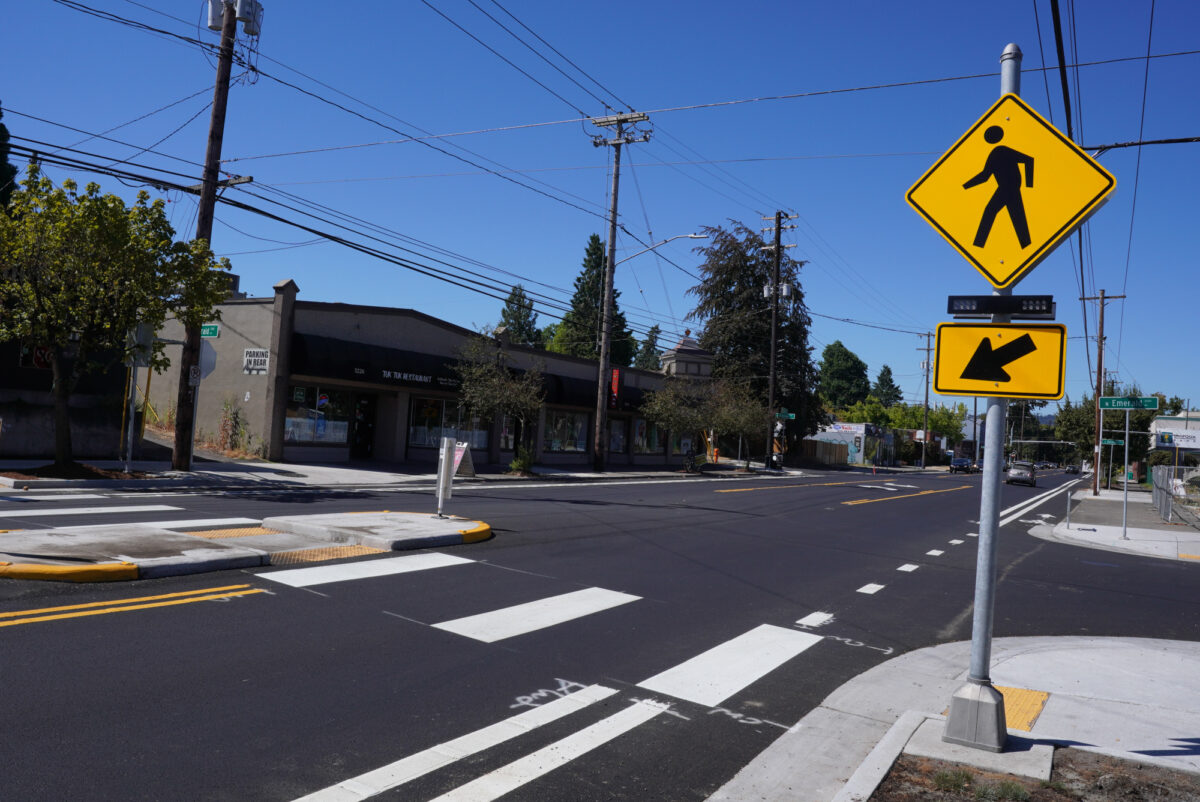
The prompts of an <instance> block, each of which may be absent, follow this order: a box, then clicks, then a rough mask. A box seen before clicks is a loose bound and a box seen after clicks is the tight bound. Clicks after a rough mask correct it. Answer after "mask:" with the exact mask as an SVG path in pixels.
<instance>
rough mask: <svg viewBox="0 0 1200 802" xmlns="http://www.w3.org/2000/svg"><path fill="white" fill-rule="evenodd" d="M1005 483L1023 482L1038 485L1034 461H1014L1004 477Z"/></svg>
mask: <svg viewBox="0 0 1200 802" xmlns="http://www.w3.org/2000/svg"><path fill="white" fill-rule="evenodd" d="M1004 484H1006V485H1013V484H1022V485H1029V486H1030V487H1037V468H1035V467H1034V465H1033V463H1032V462H1014V463H1013V464H1012V467H1011V468H1009V469H1008V476H1006V477H1004Z"/></svg>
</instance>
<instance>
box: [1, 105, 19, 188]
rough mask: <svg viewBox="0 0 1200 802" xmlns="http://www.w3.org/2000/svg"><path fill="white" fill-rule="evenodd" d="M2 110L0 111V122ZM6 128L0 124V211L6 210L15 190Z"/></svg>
mask: <svg viewBox="0 0 1200 802" xmlns="http://www.w3.org/2000/svg"><path fill="white" fill-rule="evenodd" d="M2 119H4V110H3V109H0V120H2ZM8 151H9V148H8V128H7V127H6V126H5V125H4V123H2V122H0V209H7V208H8V201H9V198H11V197H12V194H13V192H14V191H16V188H17V166H16V165H15V164H9V162H8Z"/></svg>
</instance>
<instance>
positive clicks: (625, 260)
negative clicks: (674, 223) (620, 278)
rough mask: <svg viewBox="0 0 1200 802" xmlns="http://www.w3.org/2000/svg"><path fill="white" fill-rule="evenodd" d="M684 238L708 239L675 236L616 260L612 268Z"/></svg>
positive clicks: (683, 235) (700, 236)
mask: <svg viewBox="0 0 1200 802" xmlns="http://www.w3.org/2000/svg"><path fill="white" fill-rule="evenodd" d="M684 237H687V238H688V239H708V235H707V234H676V235H675V236H673V237H667V238H666V239H665V240H663V241H662V242H656V243H654V244H653V245H651V246H650V247H648V248H642V249H641V250H640V251H638V252H637V253H631V254H630V255H629V256H626V257H625V258H624V259H618V260H617V261H615V262H613V267H616V266H617V265H619V264H621V263H622V262H628V261H629V260H630V259H632V258H633V257H635V256H641V255H642V254H643V253H647V252H649V251H652V250H654V249H655V248H659V247H661V246H663V245H666V244H667V243H668V242H671V241H673V240H677V239H683V238H684Z"/></svg>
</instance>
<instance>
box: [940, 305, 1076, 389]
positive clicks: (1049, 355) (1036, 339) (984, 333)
mask: <svg viewBox="0 0 1200 802" xmlns="http://www.w3.org/2000/svg"><path fill="white" fill-rule="evenodd" d="M1066 346H1067V327H1066V326H1064V325H1062V324H1061V323H1027V324H1018V323H941V324H939V325H938V327H937V345H936V350H935V352H934V369H933V389H934V392H936V393H939V394H941V395H974V396H988V397H997V398H1046V399H1055V398H1062V397H1063V379H1064V377H1065V375H1066V372H1065V371H1066V353H1067V348H1066Z"/></svg>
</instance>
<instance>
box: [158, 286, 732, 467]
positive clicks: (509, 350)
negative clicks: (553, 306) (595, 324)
mask: <svg viewBox="0 0 1200 802" xmlns="http://www.w3.org/2000/svg"><path fill="white" fill-rule="evenodd" d="M298 292H299V288H298V287H297V285H296V283H295V282H294V281H292V280H290V279H289V280H287V281H283V282H280V283H279V284H277V285H276V286H275V294H274V296H273V297H268V298H231V299H229V300H227V301H225V302H224V303H222V304H221V305H220V306H219V309H220V313H221V319H220V321H219V322H217V323H214V324H211V325H209V326H206V327H205V329H204V331H203V335H204V336H203V338H202V341H201V342H202V347H201V358H200V363H201V375H202V380H201V383H200V385H199V388H198V394H197V415H196V428H197V432H203V433H207V434H209V435H214V434H215V433H216V432H218V431H219V430H220V428H221V426H222V421H223V420H224V421H226V422H228V421H229V420H231V418H233V417H236V418H237V419H238V420H240V421H242V422H243V425H244V428H245V431H246V432H247V434H248V438H247V439H248V440H249V446H250V448H251V449H257V450H260V451H261V452H262V453H263V454H264V455H265V456H267V457H268V458H270V459H273V460H282V461H288V462H313V463H328V462H347V461H351V460H376V461H381V462H400V463H406V462H421V463H434V462H436V460H437V455H438V447H439V445H440V441H441V438H442V437H443V436H453V437H455V438H456V439H457V440H458V441H459V442H467V443H469V444H470V447H471V451H472V459H473V460H474V461H476V462H483V463H490V464H505V463H507V462H509V461H510V460H511V459H512V458H513V451H514V447H515V445H516V444H515V442H514V435H515V426H514V421H512V420H511V419H502V420H492V421H485V420H479V419H478V418H470V417H469V416H468V415H467V413H466V411H465V410H464V409H463V408H462V407H461V406H460V404H459V393H458V388H459V380H458V376H457V375H456V373H455V372H454V370H453V369H452V365H453V364H454V363H455V362H456V361H457V356H458V352H459V349H460V348H461V347H462V345H463V344H464V343H465V342H466V340H467V339H468V338H469V337H472V336H476V335H475V333H474V332H472V331H470V330H468V329H464V328H461V327H459V326H456V325H453V324H451V323H447V322H446V321H443V320H439V319H437V318H434V317H431V316H429V315H426V314H424V313H421V312H417V311H414V310H411V309H395V308H389V307H380V306H361V305H354V304H342V303H324V302H317V301H303V300H299V299H298V298H297V294H298ZM501 336H502V335H501ZM159 337H160V338H161V339H164V340H168V341H180V340H182V338H183V331H182V327H181V326H180V324H179V323H178V322H176V321H169V322H168V324H167V326H166V327H165V328H164V330H163V331H161V332H160V333H159ZM501 342H502V343H503V341H502V340H501ZM502 347H503V349H504V352H505V355H506V357H507V364H509V365H510V366H512V367H514V368H516V369H528V368H532V367H537V368H538V369H539V370H540V371H541V373H542V376H543V384H544V387H545V390H546V395H545V402H544V404H543V407H542V410H541V413H540V415H539V417H538V421H537V425H536V436H535V438H534V459H535V461H537V462H539V463H541V464H550V465H588V464H591V462H592V453H591V452H592V440H593V431H594V426H593V420H594V415H595V409H596V395H597V389H596V388H597V379H598V375H597V374H598V368H597V363H596V362H594V361H591V360H587V359H579V358H576V357H571V356H565V355H563V354H555V353H550V352H547V351H542V350H539V349H535V348H530V347H526V346H519V345H512V344H508V343H503V344H502ZM179 350H180V349H179V348H178V347H177V346H170V347H169V351H168V355H169V356H170V357H171V359H172V367H171V368H170V369H169V370H168V371H167V372H166V373H165V374H162V375H156V376H154V378H153V380H152V384H151V388H150V391H149V396H148V397H149V403H150V407H151V409H150V411H148V413H147V414H148V416H149V418H150V420H154V419H155V418H158V419H159V420H164V419H169V418H170V417H172V415H173V412H172V410H173V408H174V405H175V403H176V393H177V382H178V380H179V378H178V376H179V373H178V371H179V358H178V354H179ZM711 359H712V355H711V354H709V353H707V352H705V351H703V350H702V349H700V348H699V347H698V346H697V345H696V343H695V341H694V340H692V339H691V338H690V337H685V338H684V340H683V341H682V342H681V343H680V344H679V347H677V348H675V349H672V350H671V351H668V352H666V353H665V354H664V355H663V364H664V366H665V367H666V370H664V372H657V371H647V370H638V369H635V368H614V369H613V371H614V372H613V374H612V375H611V376H610V377H609V380H608V381H607V382H606V383H605V384H606V386H608V387H610V388H611V389H610V391H609V401H608V410H607V414H606V417H607V420H608V456H607V462H608V464H610V465H614V466H617V465H667V464H673V463H678V462H680V461H681V459H682V457H681V455H680V448H681V447H682V448H683V450H686V445H687V443H686V442H684V443H681V441H680V438H679V437H670V436H668V434H669V433H667V432H664V431H660V429H659V428H658V427H657V426H656V425H655V424H653V423H651V422H649V421H647V420H645V419H644V418H642V417H641V416H640V415H639V414H638V408H639V406H640V405H641V403H642V399H643V397H644V394H645V393H646V392H648V391H651V390H655V389H658V388H660V387H661V386H662V383H663V381H664V378H665V376H666V375H667V374H668V373H671V374H675V373H678V374H679V375H691V376H707V375H708V374H709V372H710V367H711Z"/></svg>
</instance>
